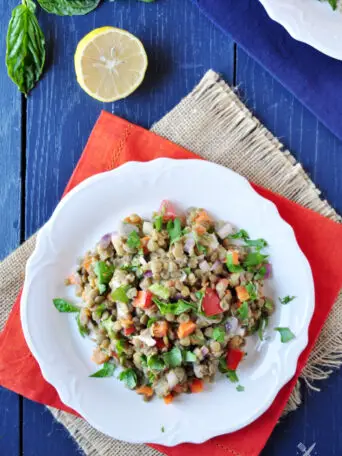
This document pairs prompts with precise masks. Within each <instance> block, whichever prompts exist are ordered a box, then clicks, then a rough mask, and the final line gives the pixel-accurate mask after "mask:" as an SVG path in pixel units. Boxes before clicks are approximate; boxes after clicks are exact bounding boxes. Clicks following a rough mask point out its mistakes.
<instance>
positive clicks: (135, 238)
mask: <svg viewBox="0 0 342 456" xmlns="http://www.w3.org/2000/svg"><path fill="white" fill-rule="evenodd" d="M127 245H128V247H129V248H130V249H138V248H139V247H140V237H139V234H138V233H137V232H136V231H132V232H131V233H130V234H129V236H128V238H127Z"/></svg>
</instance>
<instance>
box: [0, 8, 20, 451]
mask: <svg viewBox="0 0 342 456" xmlns="http://www.w3.org/2000/svg"><path fill="white" fill-rule="evenodd" d="M16 4H17V1H16V0H8V1H6V2H5V3H4V4H3V5H2V6H1V9H0V25H1V31H2V36H3V37H4V35H5V31H6V30H7V24H8V21H9V18H10V17H11V11H12V8H14V6H15V5H16ZM5 55H6V42H5V40H4V39H2V40H1V43H0V61H1V62H2V65H1V71H0V122H1V123H0V144H1V160H0V216H1V223H0V259H2V258H4V257H5V256H6V255H8V254H9V253H10V252H11V251H12V250H14V249H15V248H16V247H17V246H18V245H19V242H20V228H21V225H20V224H21V217H20V204H21V202H20V200H21V180H20V172H21V95H20V93H19V91H18V89H17V88H16V86H15V85H14V84H13V83H12V81H10V79H9V78H8V76H7V71H6V68H5V64H4V62H5ZM19 401H20V399H19V396H17V395H16V394H14V393H11V392H10V391H7V390H4V389H3V388H0V455H13V456H16V455H17V454H18V452H19V441H20V407H19Z"/></svg>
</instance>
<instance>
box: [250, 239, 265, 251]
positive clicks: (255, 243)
mask: <svg viewBox="0 0 342 456" xmlns="http://www.w3.org/2000/svg"><path fill="white" fill-rule="evenodd" d="M245 244H247V245H248V246H249V247H255V248H256V249H257V250H261V249H263V248H264V247H267V246H268V244H267V242H266V241H265V239H255V240H251V239H245Z"/></svg>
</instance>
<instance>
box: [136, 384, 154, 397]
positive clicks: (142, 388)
mask: <svg viewBox="0 0 342 456" xmlns="http://www.w3.org/2000/svg"><path fill="white" fill-rule="evenodd" d="M135 391H136V392H137V393H138V394H143V395H144V396H147V397H152V396H153V389H152V388H151V387H150V386H146V385H144V386H140V388H137V389H136V390H135Z"/></svg>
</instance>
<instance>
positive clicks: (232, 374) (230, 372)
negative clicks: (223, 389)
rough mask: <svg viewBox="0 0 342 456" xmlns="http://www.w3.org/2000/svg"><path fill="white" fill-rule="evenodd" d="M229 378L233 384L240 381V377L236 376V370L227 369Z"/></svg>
mask: <svg viewBox="0 0 342 456" xmlns="http://www.w3.org/2000/svg"><path fill="white" fill-rule="evenodd" d="M227 378H228V379H229V380H230V381H231V382H232V383H237V382H238V381H239V377H238V376H237V374H236V371H235V370H231V369H227Z"/></svg>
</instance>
